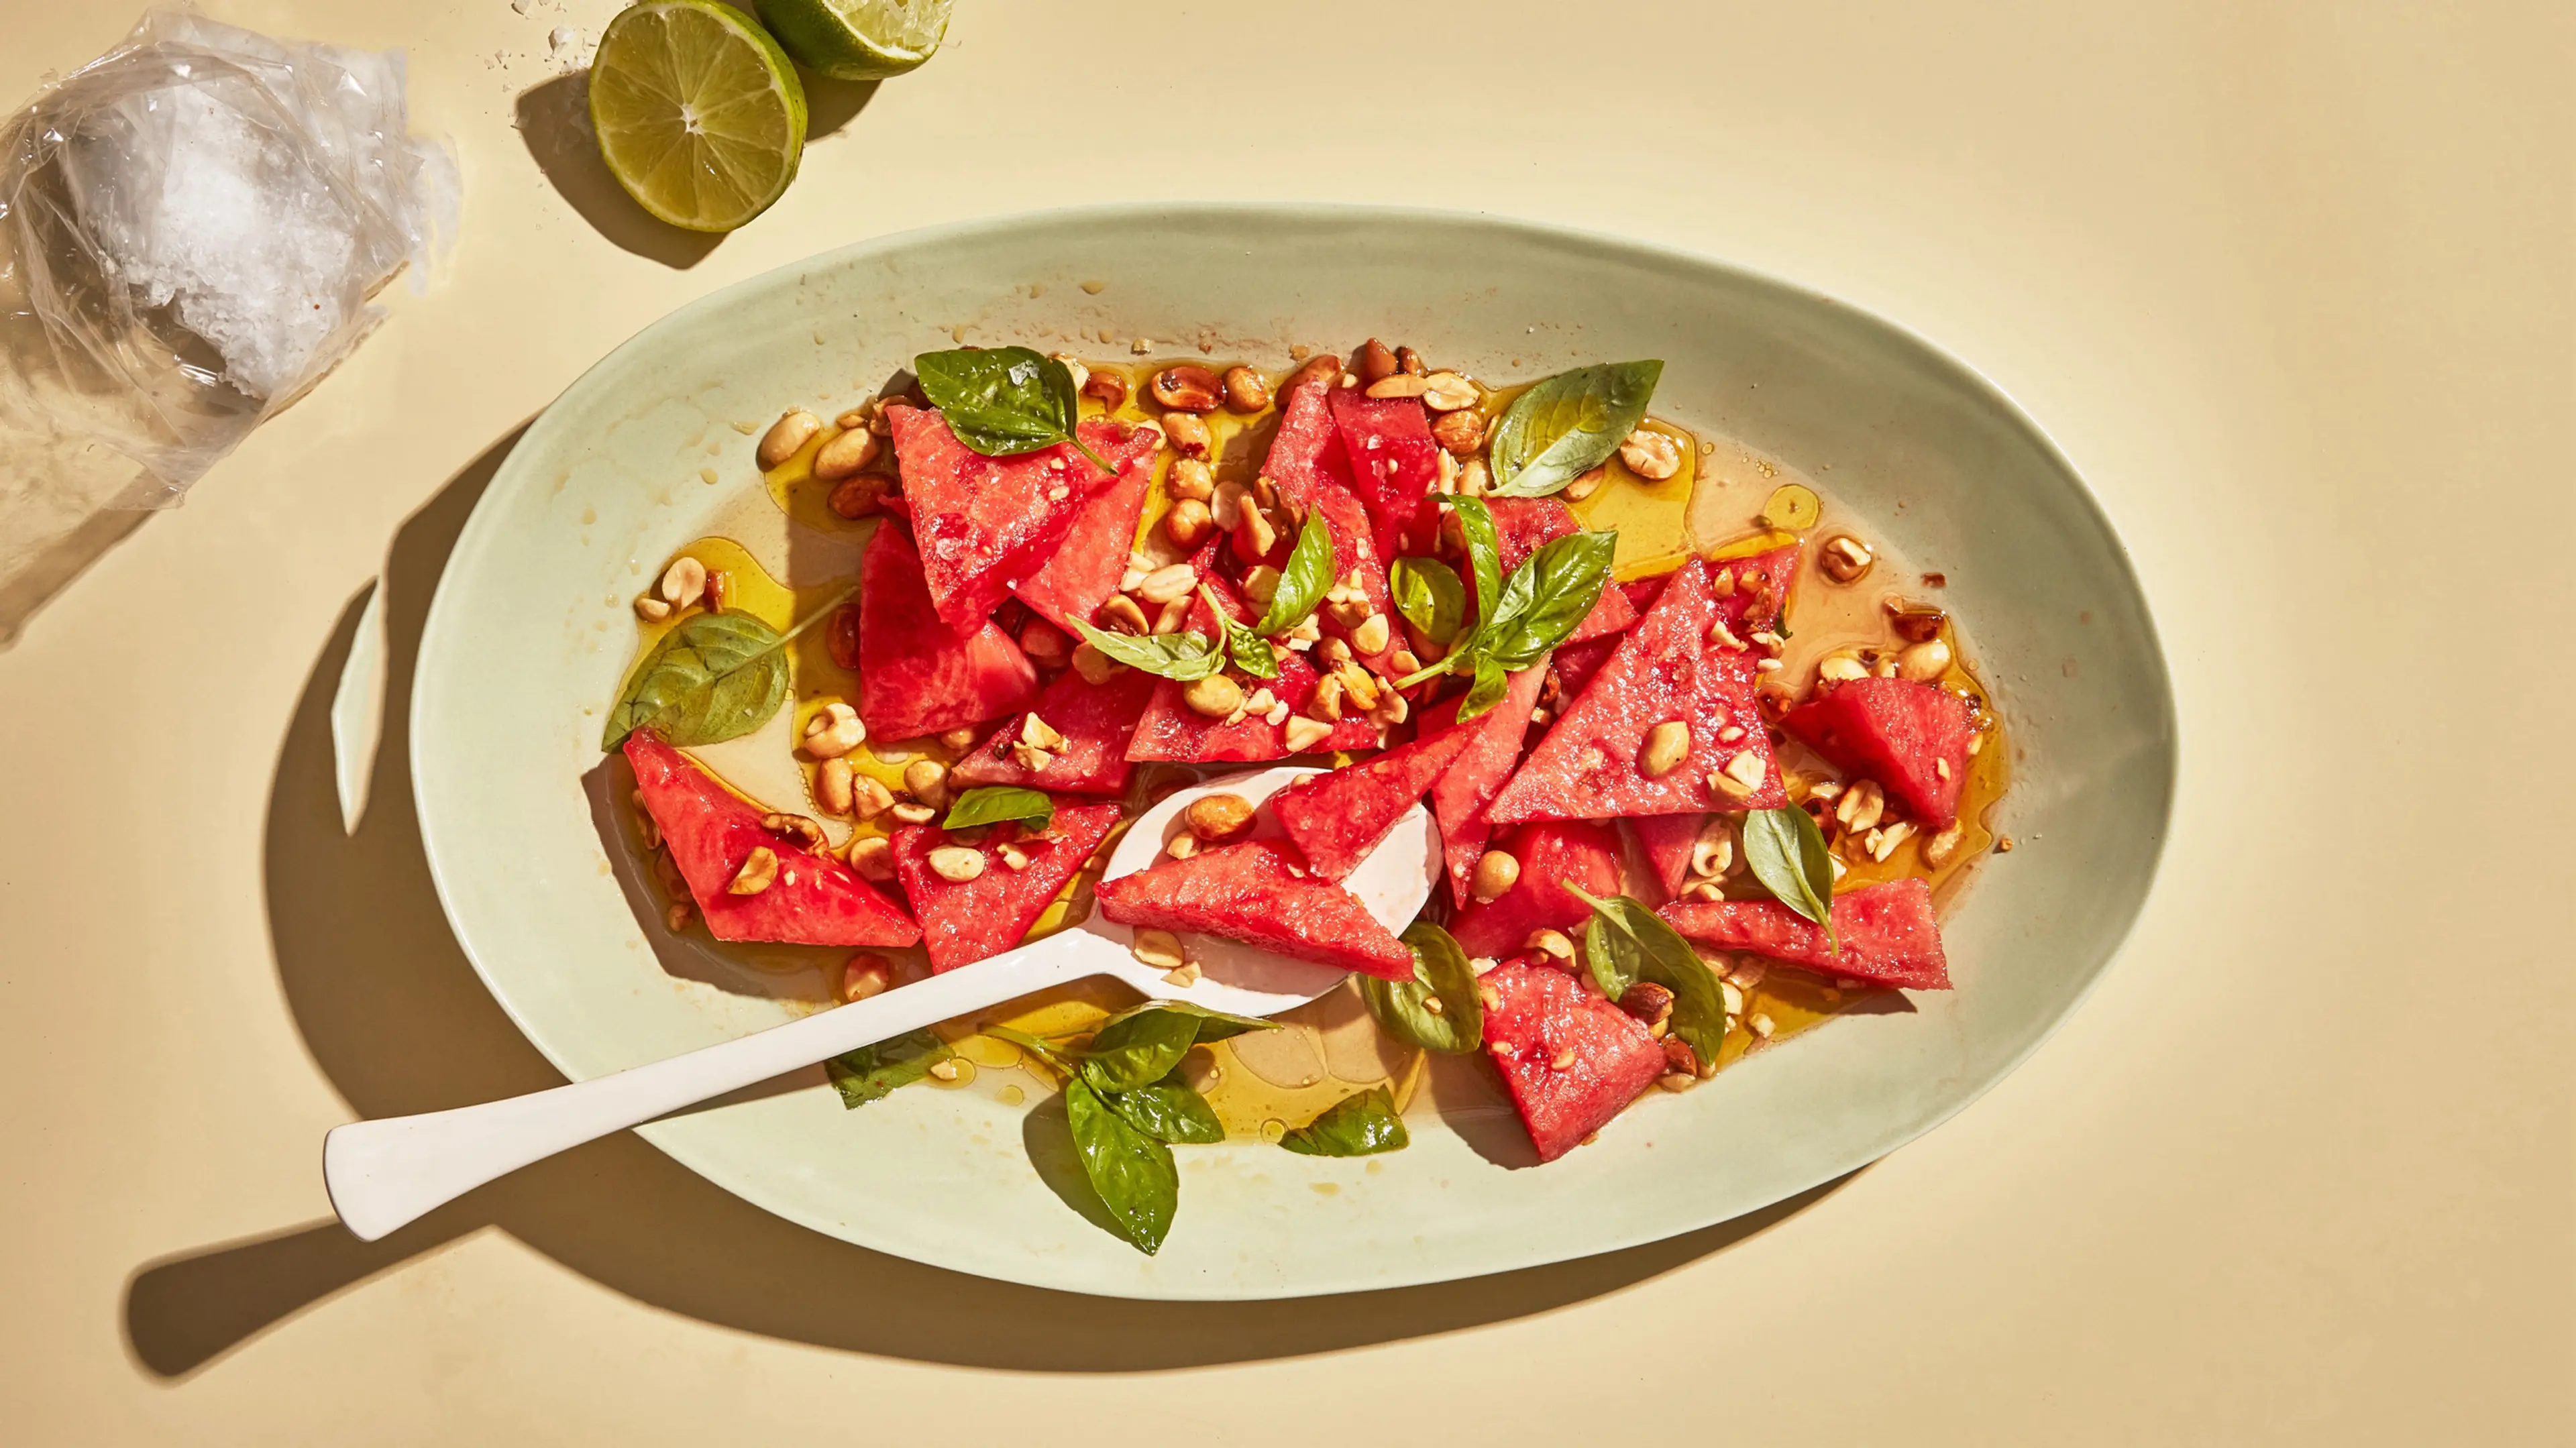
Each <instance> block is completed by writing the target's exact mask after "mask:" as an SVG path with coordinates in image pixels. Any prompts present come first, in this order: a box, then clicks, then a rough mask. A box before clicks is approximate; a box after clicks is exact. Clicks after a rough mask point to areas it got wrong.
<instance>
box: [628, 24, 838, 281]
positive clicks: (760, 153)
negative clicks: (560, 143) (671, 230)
mask: <svg viewBox="0 0 2576 1448" xmlns="http://www.w3.org/2000/svg"><path fill="white" fill-rule="evenodd" d="M590 123H591V126H592V127H593V128H594V129H595V130H597V131H598V133H599V156H600V159H601V160H603V161H606V162H607V163H608V170H609V174H611V175H613V176H615V177H616V178H617V184H619V185H620V186H623V187H625V188H626V191H627V194H628V195H631V196H633V197H634V198H635V199H636V201H637V202H639V203H641V204H642V205H643V207H644V209H645V210H647V211H650V212H652V213H653V214H654V215H655V216H658V217H660V218H662V219H663V220H664V221H667V222H669V223H671V224H672V225H673V226H685V227H687V228H688V229H689V230H691V231H731V230H733V229H734V228H735V227H737V226H740V225H742V224H743V223H744V222H746V221H749V220H751V219H752V218H753V217H755V216H758V215H759V214H760V213H762V212H763V211H766V210H768V209H769V204H770V203H771V202H773V201H776V200H777V199H778V198H779V195H780V194H781V193H783V192H784V191H786V189H787V183H788V182H790V181H793V180H795V179H796V161H797V158H798V157H800V156H802V155H803V154H804V153H805V88H804V86H802V85H800V84H799V83H798V82H797V80H796V68H795V67H794V66H792V65H790V64H788V61H787V53H786V52H785V51H782V50H780V49H779V48H778V42H776V41H774V40H772V39H770V38H769V33H768V32H767V31H765V30H762V29H761V28H760V26H759V25H758V24H756V23H754V22H753V20H752V18H751V17H750V16H748V15H745V14H744V13H743V12H741V11H739V10H736V9H734V8H733V7H732V6H729V5H719V4H717V3H715V0H644V3H643V4H640V5H635V6H632V7H629V8H628V9H626V10H623V11H620V12H619V13H618V16H617V18H616V19H614V20H611V21H609V22H608V30H607V32H606V33H605V34H603V35H601V36H600V38H599V54H598V57H597V58H596V59H594V60H592V61H591V63H590Z"/></svg>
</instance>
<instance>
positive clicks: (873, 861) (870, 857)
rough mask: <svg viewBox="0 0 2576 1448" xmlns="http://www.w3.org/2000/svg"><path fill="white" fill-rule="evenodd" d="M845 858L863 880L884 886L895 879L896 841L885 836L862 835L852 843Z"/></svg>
mask: <svg viewBox="0 0 2576 1448" xmlns="http://www.w3.org/2000/svg"><path fill="white" fill-rule="evenodd" d="M845 858H847V859H848V860H849V862H850V868H851V869H853V870H856V871H857V872H858V875H859V878H860V879H862V880H874V881H877V882H879V883H880V884H882V883H883V882H885V881H887V880H891V879H893V878H894V841H892V840H889V839H887V838H886V837H885V836H883V835H861V836H860V837H859V838H857V839H855V840H852V841H850V848H849V852H848V854H847V856H846V857H845Z"/></svg>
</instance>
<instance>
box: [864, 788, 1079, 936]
mask: <svg viewBox="0 0 2576 1448" xmlns="http://www.w3.org/2000/svg"><path fill="white" fill-rule="evenodd" d="M1118 813H1119V810H1118V806H1116V805H1114V804H1073V803H1069V802H1067V801H1063V800H1059V801H1057V802H1056V809H1055V818H1054V819H1053V820H1052V821H1050V822H1049V823H1048V825H1047V828H1046V831H1045V833H1043V834H1028V833H1026V832H1024V830H1023V828H1022V827H1021V826H1020V825H1017V824H1005V825H997V826H995V827H994V828H993V832H992V833H991V834H990V835H988V836H986V837H985V839H984V841H983V843H982V844H979V845H973V846H968V847H966V848H971V849H974V850H976V851H978V852H979V853H981V854H982V855H983V857H984V873H982V874H980V875H977V876H976V877H975V878H974V879H972V880H951V879H948V878H946V877H945V876H943V875H941V874H940V873H939V872H938V871H936V870H933V869H932V868H930V852H931V851H933V850H936V849H939V848H941V847H942V846H946V845H951V844H954V843H956V842H955V841H953V840H951V839H950V838H949V837H948V832H947V831H946V830H943V829H941V828H939V827H938V826H937V825H906V826H905V827H904V828H902V829H899V830H897V831H895V832H894V871H895V878H896V879H898V880H900V881H902V882H903V893H904V895H905V897H906V898H907V899H909V900H911V901H912V909H913V913H914V914H916V915H918V916H920V917H921V945H922V948H923V949H924V950H927V951H929V952H930V968H931V969H932V970H934V971H943V972H944V971H951V970H955V969H956V968H957V967H959V966H961V965H972V964H974V963H975V962H976V961H979V960H983V959H985V958H986V957H988V956H995V955H999V954H1001V953H1002V952H1003V951H1005V950H1008V949H1010V948H1011V947H1013V946H1015V945H1017V944H1019V943H1020V941H1021V940H1023V939H1025V938H1026V937H1027V935H1028V933H1029V927H1030V926H1032V925H1035V924H1037V923H1038V917H1039V916H1041V915H1044V914H1045V913H1046V908H1047V906H1049V905H1050V904H1053V903H1054V901H1055V897H1056V896H1058V895H1060V894H1062V893H1063V892H1064V887H1065V883H1066V882H1067V881H1069V880H1071V879H1072V878H1073V877H1074V876H1075V875H1077V874H1079V873H1081V871H1082V867H1083V866H1084V865H1085V864H1087V863H1089V862H1090V860H1091V854H1092V851H1094V850H1097V849H1099V848H1100V842H1101V840H1102V839H1104V838H1106V837H1107V836H1108V834H1109V831H1110V828H1111V827H1112V826H1114V825H1116V824H1117V823H1118ZM1004 845H1010V846H1012V847H1014V848H1015V849H1016V850H1017V851H1018V852H1019V853H1020V854H1021V855H1022V856H1023V857H1024V858H1025V859H1026V860H1027V861H1028V863H1027V865H1026V866H1025V867H1023V868H1021V869H1017V870H1014V869H1012V868H1011V866H1010V862H1009V861H1008V860H1007V859H1005V858H1004V857H1003V854H1002V846H1004Z"/></svg>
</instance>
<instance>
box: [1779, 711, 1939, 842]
mask: <svg viewBox="0 0 2576 1448" xmlns="http://www.w3.org/2000/svg"><path fill="white" fill-rule="evenodd" d="M1780 727H1782V728H1783V729H1786V730H1788V731H1789V732H1790V733H1792V734H1794V735H1796V736H1798V737H1799V738H1800V739H1803V740H1805V741H1807V742H1808V743H1809V744H1812V745H1814V746H1815V748H1816V752H1817V753H1819V754H1821V755H1823V756H1825V758H1827V759H1830V760H1832V761H1833V762H1834V764H1835V766H1836V767H1837V768H1839V769H1841V770H1843V771H1844V772H1846V773H1849V774H1855V775H1867V776H1868V777H1870V778H1871V779H1875V780H1877V781H1878V782H1879V785H1880V787H1881V788H1883V789H1885V790H1886V791H1887V792H1888V793H1889V794H1890V795H1892V796H1894V797H1895V798H1896V800H1897V801H1898V802H1899V803H1901V804H1903V805H1904V806H1905V810H1906V813H1908V814H1911V815H1912V816H1914V818H1915V819H1916V820H1918V821H1920V822H1921V823H1923V824H1925V825H1928V826H1930V827H1931V828H1933V829H1936V830H1940V829H1948V828H1949V827H1950V826H1951V825H1952V824H1953V823H1956V822H1957V820H1958V818H1959V790H1960V788H1961V787H1962V786H1963V785H1965V784H1966V783H1967V782H1968V744H1969V741H1971V740H1973V739H1975V738H1976V735H1977V731H1976V713H1975V711H1974V710H1972V709H1971V708H1970V707H1969V706H1968V701H1967V700H1965V699H1962V698H1960V697H1959V696H1958V695H1956V694H1953V693H1951V692H1950V691H1948V690H1947V689H1941V688H1936V687H1934V686H1933V685H1930V684H1917V683H1914V682H1911V681H1910V680H1906V679H1875V678H1873V679H1852V680H1850V681H1848V682H1845V683H1841V684H1837V685H1835V686H1834V687H1833V688H1832V689H1830V690H1828V691H1826V692H1825V693H1822V694H1819V695H1818V696H1816V697H1815V698H1814V699H1812V700H1810V701H1808V702H1807V703H1804V704H1801V705H1799V706H1798V707H1797V708H1795V709H1792V710H1790V711H1789V714H1788V716H1787V717H1786V718H1784V719H1782V720H1781V721H1780Z"/></svg>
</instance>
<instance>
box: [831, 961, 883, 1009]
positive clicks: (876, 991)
mask: <svg viewBox="0 0 2576 1448" xmlns="http://www.w3.org/2000/svg"><path fill="white" fill-rule="evenodd" d="M893 984H894V962H893V961H890V960H888V959H886V958H885V957H884V956H882V955H877V954H874V953H871V952H865V951H863V952H861V953H859V954H857V955H853V956H851V957H850V958H849V960H848V961H847V962H845V963H844V964H843V965H842V966H841V1003H842V1004H844V1005H847V1004H850V1003H852V1002H854V1001H863V1000H866V999H867V998H868V997H870V996H877V995H883V994H885V993H886V988H887V987H889V986H891V985H893Z"/></svg>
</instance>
